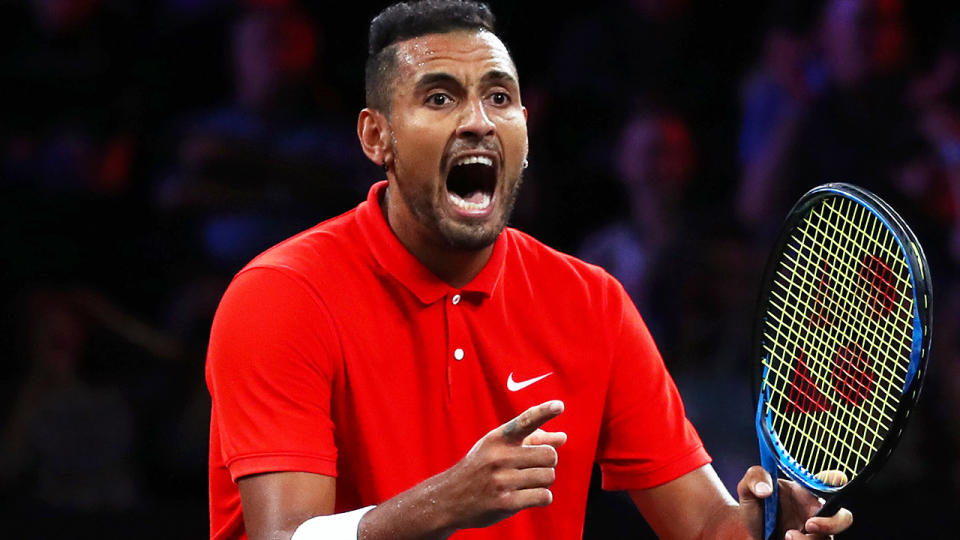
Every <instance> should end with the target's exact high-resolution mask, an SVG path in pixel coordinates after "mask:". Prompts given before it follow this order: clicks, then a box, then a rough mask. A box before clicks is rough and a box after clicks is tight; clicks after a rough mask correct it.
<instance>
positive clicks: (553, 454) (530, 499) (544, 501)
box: [438, 401, 567, 529]
mask: <svg viewBox="0 0 960 540" xmlns="http://www.w3.org/2000/svg"><path fill="white" fill-rule="evenodd" d="M562 412H563V402H561V401H547V402H545V403H541V404H540V405H536V406H534V407H531V408H529V409H527V410H526V411H524V412H523V413H521V414H520V415H519V416H517V417H516V418H514V419H513V420H510V421H509V422H507V423H506V424H503V425H502V426H500V427H498V428H496V429H494V430H493V431H491V432H489V433H487V434H486V435H484V436H483V438H481V439H480V440H479V441H477V443H476V444H475V445H474V446H473V448H472V449H471V450H470V451H469V452H468V453H467V455H466V456H465V457H464V458H463V459H461V460H460V461H459V462H458V463H457V464H456V465H454V466H453V467H451V468H450V469H448V470H447V471H445V472H444V473H441V475H439V476H440V477H442V478H438V479H440V480H441V483H440V485H439V486H438V489H439V491H440V492H441V493H438V499H441V500H444V501H447V502H448V504H449V506H450V508H449V514H450V524H451V526H452V528H453V529H463V528H473V527H486V526H488V525H492V524H494V523H497V522H498V521H501V520H503V519H506V518H507V517H510V516H512V515H513V514H515V513H517V512H519V511H520V510H523V509H525V508H531V507H535V506H547V505H549V504H550V503H551V502H553V493H552V492H551V491H550V489H549V488H550V486H551V485H552V484H553V482H554V479H555V478H556V473H555V467H556V466H557V450H556V449H557V448H559V447H560V446H561V445H563V444H564V443H565V442H566V441H567V435H566V434H565V433H560V432H547V431H543V430H542V429H539V428H540V426H542V425H543V424H544V423H546V422H547V421H548V420H550V419H552V418H555V417H556V416H558V415H559V414H560V413H562Z"/></svg>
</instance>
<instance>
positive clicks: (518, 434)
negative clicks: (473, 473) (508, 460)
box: [500, 400, 563, 444]
mask: <svg viewBox="0 0 960 540" xmlns="http://www.w3.org/2000/svg"><path fill="white" fill-rule="evenodd" d="M562 412H563V402H562V401H559V400H553V401H546V402H544V403H541V404H539V405H534V406H533V407H530V408H529V409H527V410H525V411H523V412H522V413H520V415H519V416H517V417H516V418H514V419H513V420H510V421H509V422H507V423H506V424H504V425H502V426H500V435H501V436H502V437H503V439H504V440H505V441H507V442H511V443H515V444H520V443H522V442H523V439H525V438H526V437H527V436H528V435H530V434H532V433H533V432H534V431H536V430H537V428H539V427H540V426H542V425H543V424H545V423H546V422H547V421H548V420H550V419H551V418H556V417H557V415H559V414H560V413H562Z"/></svg>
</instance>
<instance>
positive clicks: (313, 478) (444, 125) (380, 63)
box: [207, 0, 852, 540]
mask: <svg viewBox="0 0 960 540" xmlns="http://www.w3.org/2000/svg"><path fill="white" fill-rule="evenodd" d="M366 74H367V105H368V107H367V108H366V109H364V110H363V111H361V113H360V117H359V121H358V127H357V133H358V136H359V138H360V143H361V146H362V147H363V151H364V153H365V154H366V155H367V157H369V158H370V159H371V160H372V161H373V162H374V163H377V164H378V165H382V166H383V168H384V170H385V171H386V174H387V181H386V182H381V183H378V184H375V185H374V186H373V187H372V188H371V190H370V194H369V196H368V198H367V200H366V202H364V203H362V204H360V205H359V206H358V207H357V208H356V209H355V210H353V211H351V212H348V213H347V214H344V215H342V216H339V217H337V218H334V219H332V220H329V221H327V222H324V223H321V224H320V225H318V226H316V227H314V228H312V229H310V230H308V231H305V232H304V233H301V234H300V235H297V236H295V237H293V238H291V239H289V240H287V241H286V242H284V243H282V244H280V245H278V246H276V247H274V248H273V249H271V250H269V251H267V252H266V253H264V254H263V255H261V256H260V257H257V258H256V259H254V261H252V262H251V263H250V264H249V265H248V266H247V267H246V268H245V269H244V270H242V271H241V272H240V273H239V274H238V275H237V276H236V278H235V279H234V281H233V283H232V284H231V286H230V288H229V290H228V291H227V293H226V294H225V296H224V298H223V300H222V302H221V305H220V308H219V309H218V312H217V316H216V319H215V321H214V324H213V329H212V334H211V342H210V349H209V353H208V355H209V356H208V366H207V370H208V371H207V379H208V384H209V386H210V391H211V395H212V397H213V411H212V419H211V448H210V493H211V495H210V497H211V501H210V503H211V536H212V537H214V538H237V537H243V536H244V535H246V536H248V537H249V538H288V537H290V536H291V535H293V538H295V539H300V540H311V539H319V538H334V539H338V538H362V539H378V538H394V539H403V538H446V537H447V536H449V535H451V534H453V533H454V532H457V537H458V538H470V537H476V538H498V537H499V538H579V536H580V535H581V530H582V527H583V516H584V508H585V504H586V493H587V487H588V482H589V476H590V471H591V466H592V463H593V462H594V461H595V460H596V461H598V462H599V463H600V464H601V467H602V470H603V473H604V487H606V488H608V489H626V490H629V492H630V495H631V497H632V498H633V500H634V501H635V502H636V504H637V506H638V507H639V508H640V510H641V511H642V512H643V514H644V516H645V517H646V518H647V520H648V521H649V522H650V523H651V525H652V526H653V528H654V529H655V530H656V531H657V533H658V534H660V535H661V536H663V537H666V538H694V537H748V536H750V535H757V534H759V530H760V527H761V523H760V521H761V509H762V501H761V500H760V499H761V498H762V497H765V496H767V495H768V494H769V493H770V484H769V483H770V478H769V476H767V475H766V473H764V472H763V471H762V469H759V468H753V469H751V470H750V471H748V473H747V475H746V476H745V477H744V479H743V481H742V482H741V483H740V486H739V487H738V493H739V495H740V499H741V504H740V505H739V506H738V505H737V504H736V503H735V502H734V501H733V499H732V498H731V497H730V495H729V494H728V493H727V492H726V491H725V489H724V488H723V486H722V484H721V483H720V482H719V480H718V479H717V476H716V474H715V473H714V472H713V470H712V469H711V467H710V465H709V456H707V454H706V453H705V451H704V450H703V448H702V445H701V443H700V441H699V438H698V437H697V435H696V432H695V431H694V430H693V428H692V426H691V425H690V424H689V422H688V421H687V420H686V418H685V416H684V412H683V406H682V404H681V402H680V399H679V395H678V394H677V392H676V389H675V387H674V385H673V382H672V380H671V379H670V377H669V375H668V374H667V373H666V370H665V369H664V367H663V363H662V361H661V360H660V357H659V354H658V353H657V351H656V347H655V345H654V344H653V341H652V339H651V338H650V335H649V333H648V332H647V330H646V327H645V326H644V325H643V322H642V320H641V319H640V316H639V314H638V313H637V311H636V308H634V307H633V304H632V303H631V302H630V301H629V298H628V297H627V296H626V294H625V293H624V291H623V288H622V287H621V286H620V285H619V284H618V283H617V282H616V281H615V280H614V279H613V278H611V277H609V275H608V274H606V273H605V272H603V271H602V270H600V269H599V268H597V267H594V266H590V265H587V264H585V263H582V262H580V261H578V260H576V259H574V258H572V257H568V256H565V255H562V254H559V253H557V252H555V251H553V250H551V249H549V248H547V247H545V246H543V245H542V244H540V243H538V242H536V241H535V240H533V239H532V238H530V237H529V236H526V235H524V234H523V233H520V232H518V231H516V230H513V229H510V228H506V227H505V224H506V222H507V219H508V217H509V215H510V210H511V207H512V205H513V202H514V199H515V197H516V194H517V190H518V188H519V186H520V178H521V173H522V170H523V168H524V166H525V163H526V157H527V132H526V116H527V112H526V110H525V109H524V108H523V106H522V104H521V102H520V91H519V83H518V77H517V72H516V68H515V66H514V64H513V61H512V59H511V57H510V54H509V53H508V52H507V49H506V47H505V46H504V45H503V43H502V42H501V41H500V40H499V39H498V38H497V37H496V35H495V34H494V33H493V17H492V15H491V14H490V12H489V10H488V9H487V8H486V7H485V6H479V5H474V4H471V3H462V2H451V1H449V0H429V1H428V2H423V3H417V4H413V5H406V4H399V5H395V6H392V7H390V8H387V9H386V10H385V11H384V12H383V13H381V14H380V16H378V17H377V18H376V19H374V21H373V23H372V25H371V36H370V58H369V59H368V64H367V72H366ZM561 400H562V401H561ZM511 418H512V420H511ZM498 426H499V427H498ZM541 426H543V427H544V428H546V429H540V428H541ZM547 429H549V431H548V430H547ZM781 493H782V500H783V504H782V509H783V510H782V518H783V522H784V523H786V524H788V525H789V526H790V527H793V528H799V527H802V526H804V525H805V526H806V529H807V531H809V532H811V533H820V534H830V533H833V532H837V531H840V530H843V529H845V528H846V527H847V526H849V523H850V521H851V519H852V518H851V517H850V514H849V512H847V511H845V510H844V511H841V512H840V513H839V514H838V515H837V516H835V517H832V518H814V519H809V520H808V519H807V518H808V517H809V516H810V515H811V514H812V512H813V511H814V510H815V509H816V507H817V506H819V505H818V504H817V502H816V500H815V499H814V498H813V497H812V496H811V495H809V494H807V493H805V492H803V490H801V489H800V488H798V487H797V486H795V485H792V484H790V485H784V489H783V490H782V491H781ZM355 509H362V510H360V511H355ZM792 534H793V535H794V537H796V538H800V537H801V536H800V534H799V532H798V531H793V533H792Z"/></svg>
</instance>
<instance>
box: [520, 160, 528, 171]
mask: <svg viewBox="0 0 960 540" xmlns="http://www.w3.org/2000/svg"><path fill="white" fill-rule="evenodd" d="M520 166H521V167H523V168H524V169H526V168H527V167H529V166H530V162H529V161H527V158H523V163H521V164H520Z"/></svg>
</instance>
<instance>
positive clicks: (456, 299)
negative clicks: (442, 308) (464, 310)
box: [451, 294, 460, 305]
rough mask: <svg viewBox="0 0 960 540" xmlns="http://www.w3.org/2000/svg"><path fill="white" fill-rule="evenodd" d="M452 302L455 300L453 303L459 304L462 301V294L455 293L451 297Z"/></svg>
mask: <svg viewBox="0 0 960 540" xmlns="http://www.w3.org/2000/svg"><path fill="white" fill-rule="evenodd" d="M451 302H453V305H457V304H459V303H460V295H459V294H455V295H453V298H452V299H451Z"/></svg>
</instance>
